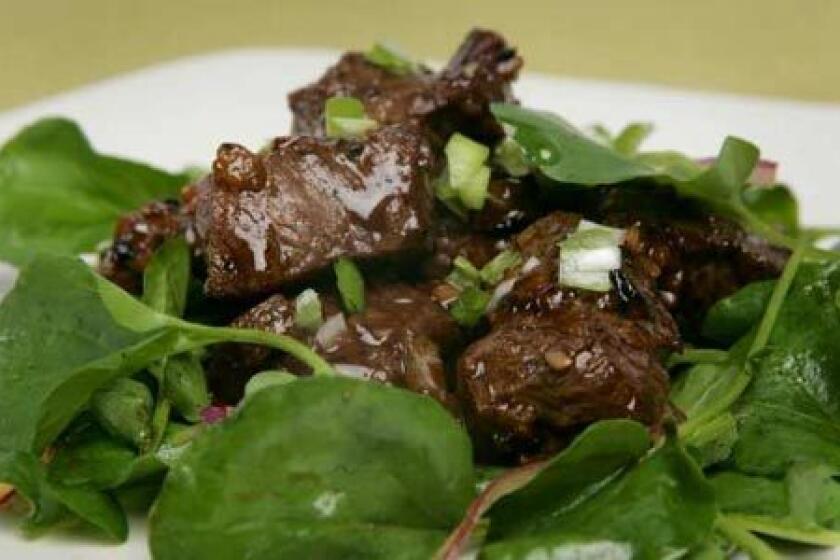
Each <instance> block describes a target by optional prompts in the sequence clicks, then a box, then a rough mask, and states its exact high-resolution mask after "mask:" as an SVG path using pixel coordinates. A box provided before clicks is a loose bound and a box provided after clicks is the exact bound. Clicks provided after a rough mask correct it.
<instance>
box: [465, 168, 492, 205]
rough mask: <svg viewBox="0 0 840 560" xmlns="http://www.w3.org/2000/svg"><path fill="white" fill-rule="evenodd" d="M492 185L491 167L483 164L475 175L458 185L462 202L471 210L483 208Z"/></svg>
mask: <svg viewBox="0 0 840 560" xmlns="http://www.w3.org/2000/svg"><path fill="white" fill-rule="evenodd" d="M489 185H490V168H489V167H487V166H486V165H482V166H481V167H479V168H478V171H476V172H475V175H473V176H472V177H470V179H469V180H468V181H466V182H464V183H462V184H461V185H460V186H459V187H458V194H459V195H460V198H461V202H462V203H463V204H464V206H466V207H467V208H469V209H470V210H481V209H482V208H483V207H484V201H485V200H487V188H488V186H489Z"/></svg>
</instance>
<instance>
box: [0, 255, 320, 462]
mask: <svg viewBox="0 0 840 560" xmlns="http://www.w3.org/2000/svg"><path fill="white" fill-rule="evenodd" d="M220 342H242V343H248V344H263V345H266V346H270V347H273V348H277V349H279V350H282V351H284V352H288V353H290V354H291V355H293V356H294V357H296V358H297V359H298V360H300V361H301V362H303V363H305V364H308V365H310V366H311V367H312V368H313V370H314V371H315V373H318V374H329V373H332V368H331V366H330V365H329V364H328V363H327V362H325V361H324V360H323V359H322V358H321V357H320V356H318V355H317V354H316V353H315V352H313V351H312V350H311V349H310V348H309V347H308V346H306V345H304V344H302V343H300V342H299V341H297V340H295V339H293V338H290V337H286V336H282V335H276V334H272V333H266V332H263V331H254V330H248V329H236V328H227V327H210V326H206V325H198V324H194V323H187V322H184V321H181V320H179V319H176V318H173V317H170V316H168V315H164V314H161V313H157V312H155V311H153V310H151V309H149V308H148V307H146V306H145V305H143V304H142V303H141V302H140V301H138V300H137V299H135V298H133V297H132V296H130V295H129V294H127V293H125V292H124V291H122V290H121V289H120V288H118V287H117V286H115V285H114V284H111V283H110V282H108V281H107V280H105V279H104V278H102V277H100V276H98V275H97V274H96V273H94V272H93V271H92V270H91V269H90V268H89V267H87V266H86V265H85V264H84V263H82V262H81V261H80V260H78V259H75V258H71V257H60V256H50V255H41V256H38V257H36V258H35V259H33V261H32V262H31V263H30V264H29V265H28V266H26V267H25V268H24V269H23V270H22V271H21V273H20V276H19V278H18V282H17V284H16V286H15V288H14V289H13V290H12V292H11V293H10V294H9V295H8V296H7V297H6V298H5V299H4V300H3V302H2V304H0V410H3V415H2V416H0V449H7V450H18V451H30V450H31V451H34V452H36V453H38V454H40V452H41V451H42V450H43V449H44V448H45V447H46V446H47V445H48V444H49V443H50V442H51V441H53V440H54V439H55V438H56V436H58V434H60V433H61V431H62V430H63V429H64V428H65V427H66V426H67V425H68V423H69V422H70V421H71V420H72V419H73V417H75V416H76V414H77V413H78V412H79V411H80V410H81V409H82V407H84V406H85V405H86V404H87V402H88V401H89V399H90V397H91V395H92V394H93V393H94V391H96V390H97V389H99V388H101V387H103V386H104V385H106V384H107V383H109V382H110V381H112V380H114V379H117V378H119V377H124V376H127V375H129V374H131V373H134V372H136V371H139V370H141V369H143V368H146V367H148V366H149V365H150V364H152V363H154V362H156V361H157V360H159V359H161V358H163V357H165V356H168V355H172V354H180V353H183V352H187V351H191V350H195V349H197V348H200V347H203V346H206V345H209V344H216V343H220Z"/></svg>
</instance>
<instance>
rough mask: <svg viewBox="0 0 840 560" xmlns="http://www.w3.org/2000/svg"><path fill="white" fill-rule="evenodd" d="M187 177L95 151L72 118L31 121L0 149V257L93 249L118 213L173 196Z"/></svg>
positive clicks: (18, 261)
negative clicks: (69, 119) (33, 122)
mask: <svg viewBox="0 0 840 560" xmlns="http://www.w3.org/2000/svg"><path fill="white" fill-rule="evenodd" d="M187 181H188V176H187V175H186V174H171V173H166V172H164V171H160V170H158V169H154V168H152V167H149V166H146V165H143V164H140V163H135V162H132V161H128V160H124V159H119V158H115V157H111V156H105V155H101V154H98V153H97V152H95V151H94V150H93V148H92V147H91V145H90V143H89V142H88V140H87V138H85V136H84V134H82V131H81V130H80V129H79V127H78V126H77V125H76V124H75V123H73V122H71V121H68V120H66V119H44V120H41V121H38V122H37V123H35V124H33V125H31V126H28V127H26V128H24V129H23V130H22V131H21V132H20V133H18V135H17V136H15V137H14V138H12V139H11V140H9V141H8V142H7V143H6V144H5V145H4V146H3V147H2V149H0V224H2V227H0V259H2V260H4V261H9V262H12V263H15V264H23V263H25V262H27V261H28V260H29V259H30V258H31V257H32V256H33V255H35V254H36V253H39V252H49V253H55V254H61V255H78V254H80V253H87V252H92V251H95V250H96V248H97V246H98V245H99V244H100V243H101V242H102V241H105V240H107V239H109V238H110V236H111V234H112V232H113V228H114V223H115V222H116V220H117V218H119V217H120V216H121V215H123V214H125V213H126V212H130V211H132V210H134V209H136V208H138V207H139V206H141V205H142V204H144V203H146V202H149V201H152V200H163V199H167V198H177V196H178V194H179V193H180V190H181V187H183V186H184V185H185V184H186V183H187ZM34 216H37V219H33V217H34Z"/></svg>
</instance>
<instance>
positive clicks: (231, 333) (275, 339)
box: [173, 319, 335, 375]
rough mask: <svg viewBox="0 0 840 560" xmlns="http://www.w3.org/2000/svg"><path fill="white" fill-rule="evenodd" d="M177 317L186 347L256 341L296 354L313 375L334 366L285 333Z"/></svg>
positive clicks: (253, 342)
mask: <svg viewBox="0 0 840 560" xmlns="http://www.w3.org/2000/svg"><path fill="white" fill-rule="evenodd" d="M173 321H176V322H177V324H178V326H179V327H180V328H181V329H183V330H184V331H185V333H186V334H187V335H188V336H187V339H188V340H187V341H186V344H185V345H186V346H187V348H184V349H183V350H179V351H184V350H187V349H194V348H197V347H201V346H206V345H208V344H214V343H217V342H240V343H245V344H259V345H262V346H268V347H270V348H276V349H277V350H282V351H283V352H286V353H288V354H290V355H291V356H292V357H294V358H297V359H298V360H300V361H301V362H303V363H304V364H306V365H307V366H309V367H310V368H312V373H313V375H334V374H335V370H334V369H333V367H332V366H331V365H330V364H329V362H327V361H326V360H324V358H322V357H321V356H319V355H318V353H317V352H315V351H314V350H312V349H311V348H310V347H309V346H307V345H305V344H303V343H302V342H300V341H298V340H296V339H294V338H292V337H290V336H286V335H282V334H275V333H270V332H265V331H258V330H254V329H237V328H234V327H211V326H206V325H199V324H195V323H188V322H186V321H181V320H178V319H173Z"/></svg>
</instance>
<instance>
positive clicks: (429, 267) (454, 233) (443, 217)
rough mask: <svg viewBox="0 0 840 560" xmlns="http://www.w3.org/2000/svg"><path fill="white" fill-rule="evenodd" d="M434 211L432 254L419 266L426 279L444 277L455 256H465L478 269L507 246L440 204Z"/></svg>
mask: <svg viewBox="0 0 840 560" xmlns="http://www.w3.org/2000/svg"><path fill="white" fill-rule="evenodd" d="M437 214H438V215H437V216H436V219H435V223H434V226H433V230H432V252H431V256H429V257H428V258H427V259H426V260H425V261H424V262H423V267H422V268H423V275H424V277H425V278H426V279H427V280H442V279H443V278H445V277H446V276H447V275H448V274H449V273H450V272H451V271H452V262H453V261H454V260H455V259H456V258H457V257H464V258H465V259H467V260H468V261H470V262H471V263H473V264H474V265H475V266H477V267H479V268H480V267H482V266H484V265H485V264H487V263H488V262H489V261H490V259H492V258H493V257H494V256H496V254H498V252H499V251H500V250H501V249H502V248H503V246H504V245H506V242H505V241H502V240H499V239H498V238H496V237H493V236H491V235H489V234H487V233H482V232H477V231H475V230H473V229H471V228H469V227H468V226H467V224H465V223H463V222H461V221H460V220H458V219H456V218H455V217H454V216H453V215H452V214H451V213H450V212H449V211H448V210H446V209H445V208H440V207H439V208H438V212H437Z"/></svg>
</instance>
